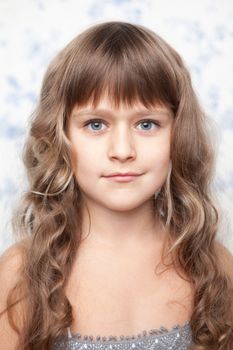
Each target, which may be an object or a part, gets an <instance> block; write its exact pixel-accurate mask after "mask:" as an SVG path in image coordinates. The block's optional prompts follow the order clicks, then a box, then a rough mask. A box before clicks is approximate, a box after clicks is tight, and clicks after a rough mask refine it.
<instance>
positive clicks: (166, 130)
mask: <svg viewBox="0 0 233 350" xmlns="http://www.w3.org/2000/svg"><path fill="white" fill-rule="evenodd" d="M87 108H88V109H90V108H91V105H86V106H82V108H81V107H80V108H78V107H77V106H75V107H74V109H73V111H72V113H71V116H70V119H69V123H68V129H67V133H68V137H69V139H70V142H71V145H72V156H73V158H72V161H73V167H74V173H75V176H76V179H77V182H78V184H79V187H80V191H81V194H82V197H83V199H84V202H85V206H83V207H82V216H83V227H82V234H83V237H85V239H84V240H82V242H81V244H80V245H79V249H78V252H77V256H76V259H75V262H74V264H73V267H72V271H71V274H70V276H69V280H68V283H67V285H66V288H65V292H66V295H67V297H68V299H69V301H70V303H71V305H72V308H73V316H74V318H73V322H72V328H71V331H72V332H73V333H76V332H79V333H81V334H92V335H94V336H96V335H98V334H102V335H110V334H115V335H119V334H126V335H127V334H137V333H138V332H139V331H141V330H143V329H152V328H159V327H160V326H161V325H164V326H165V327H168V328H171V327H172V326H174V324H184V323H185V322H186V321H187V320H188V319H189V317H190V313H191V307H192V301H191V299H190V297H191V296H192V294H191V292H192V291H191V287H190V285H189V284H188V283H187V282H185V281H184V280H183V279H181V278H180V277H179V276H178V275H177V274H176V272H175V271H174V270H173V269H170V270H168V271H167V272H166V273H163V274H159V275H156V274H155V267H156V266H157V264H158V263H159V262H160V261H161V251H162V246H163V243H164V242H165V241H166V240H165V238H166V237H167V233H168V232H165V229H164V228H163V227H162V225H161V223H160V222H159V220H158V219H157V220H156V216H155V213H154V211H153V210H152V203H153V199H152V198H153V196H154V194H155V193H156V192H157V191H158V190H159V189H160V187H161V186H162V185H163V184H164V182H165V180H166V177H167V174H168V171H169V163H170V139H171V130H172V125H173V119H174V117H173V115H172V114H171V112H170V111H169V110H168V109H167V108H165V107H161V106H155V107H154V108H153V111H150V113H149V114H147V115H144V114H143V113H142V110H143V111H145V107H144V106H143V105H141V104H139V103H138V104H135V106H134V107H133V108H127V107H126V106H124V105H121V106H120V107H119V108H118V109H114V108H113V107H112V106H111V105H110V103H109V100H108V99H107V98H106V97H105V98H103V99H101V103H100V104H99V106H97V108H98V109H101V110H102V111H101V112H98V113H97V112H95V113H96V114H97V115H96V114H95V115H94V112H93V110H92V111H89V112H88V114H85V115H84V114H83V112H84V110H87ZM103 109H104V110H105V112H103ZM139 109H140V110H141V112H140V113H139V114H138V115H136V114H135V113H136V112H137V111H139ZM106 110H108V112H106ZM81 112H82V113H81ZM164 112H166V113H164ZM81 114H82V115H81ZM90 119H92V122H93V121H94V119H101V120H103V122H102V123H100V124H94V123H92V124H89V125H86V126H85V124H86V123H87V122H88V121H89V120H90ZM145 119H153V120H154V121H155V122H158V123H160V126H157V125H156V124H153V123H151V124H150V123H149V124H143V123H142V121H143V120H144V121H145ZM96 130H97V131H96ZM117 171H122V172H128V171H134V172H139V173H141V174H142V175H141V176H139V177H138V178H137V179H136V180H133V181H131V182H125V183H117V182H113V181H109V180H107V179H106V178H104V177H103V175H108V174H109V173H111V172H117ZM87 207H88V210H89V213H90V217H91V226H89V216H88V212H87V209H86V208H87ZM88 232H89V234H88ZM166 262H168V261H167V260H166ZM161 270H164V268H162V269H161V267H160V268H159V269H158V270H157V272H161ZM151 310H156V313H154V312H151Z"/></svg>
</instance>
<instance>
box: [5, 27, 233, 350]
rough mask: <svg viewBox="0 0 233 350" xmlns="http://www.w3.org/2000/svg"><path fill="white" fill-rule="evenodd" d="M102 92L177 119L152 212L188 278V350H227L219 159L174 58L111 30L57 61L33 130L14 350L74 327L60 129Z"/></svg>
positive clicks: (80, 41)
mask: <svg viewBox="0 0 233 350" xmlns="http://www.w3.org/2000/svg"><path fill="white" fill-rule="evenodd" d="M106 92H107V94H108V97H109V99H110V101H111V103H112V104H113V106H116V107H117V106H119V104H120V103H124V104H126V105H129V106H132V105H133V104H134V103H135V101H140V102H142V103H143V104H144V105H145V106H146V107H150V106H153V105H155V104H157V103H159V104H162V105H165V106H167V107H169V108H170V109H171V110H172V111H173V113H174V126H173V130H172V138H171V165H172V166H171V169H170V172H169V176H168V179H167V181H166V183H165V184H164V186H163V187H162V188H161V191H160V193H159V194H158V196H157V198H156V200H155V211H157V212H160V213H163V215H161V220H162V221H163V222H164V225H165V226H166V227H168V228H169V230H168V234H169V239H170V242H171V245H170V249H169V252H168V253H170V254H172V257H173V264H174V266H178V267H179V268H181V269H182V270H183V271H185V273H186V275H187V276H188V277H189V278H190V281H191V283H192V285H193V288H194V291H195V295H194V309H193V313H192V317H191V320H190V325H191V328H192V334H193V345H192V347H191V348H190V349H192V350H215V349H218V350H221V349H222V350H223V349H224V350H227V349H228V350H230V347H231V345H232V330H233V320H232V315H231V314H230V310H231V307H232V301H231V299H232V291H233V288H232V284H231V281H230V280H229V278H228V276H227V275H226V274H225V273H224V272H223V271H222V269H221V268H220V263H219V257H218V255H217V252H216V248H215V244H214V243H215V238H216V233H217V231H218V222H219V215H218V210H217V209H216V207H215V205H214V203H213V198H212V195H211V181H212V178H213V175H214V164H215V155H214V149H213V146H212V144H211V139H210V136H209V133H208V127H207V120H208V117H207V115H206V114H205V113H204V111H203V110H202V109H201V107H200V105H199V102H198V99H197V96H196V94H195V92H194V90H193V87H192V83H191V77H190V74H189V72H188V69H187V68H186V66H185V64H184V62H183V60H182V59H181V57H180V55H179V54H178V53H177V52H176V51H175V50H174V49H173V48H172V47H171V46H170V45H169V44H168V43H166V42H165V41H164V40H163V39H162V38H161V37H160V36H159V35H157V34H156V33H154V32H152V31H151V30H149V29H148V28H145V27H143V26H141V25H136V24H131V23H126V22H117V21H114V22H105V23H101V24H97V25H95V26H92V27H90V28H88V29H87V30H85V31H84V32H82V33H81V34H79V35H78V36H77V37H75V38H74V39H73V40H72V41H71V42H70V43H69V44H68V45H67V46H66V47H65V48H64V49H63V50H62V51H60V52H59V53H58V54H57V56H56V57H55V58H54V59H53V60H52V62H51V63H50V65H49V67H48V69H47V71H46V73H45V76H44V80H43V84H42V89H41V94H40V99H39V102H38V105H37V107H36V109H35V111H34V113H33V114H32V117H31V120H30V131H29V135H28V138H27V140H26V143H25V149H24V164H25V167H26V170H27V175H28V180H29V188H28V190H27V191H26V193H25V194H24V196H23V197H22V200H21V202H20V203H19V210H18V211H17V212H16V214H15V217H14V220H13V225H14V231H15V232H17V235H18V236H17V237H20V240H23V239H25V240H27V244H25V249H24V264H23V268H22V274H21V276H22V279H21V280H20V281H18V283H17V285H16V287H17V288H15V289H14V291H12V293H10V295H9V298H8V310H7V312H8V313H9V316H10V318H11V320H12V322H13V323H14V321H13V318H14V317H13V314H12V311H13V305H14V303H15V302H16V298H18V300H20V298H21V299H25V300H26V303H27V310H26V317H25V320H24V323H23V324H24V327H23V329H22V330H20V332H19V348H20V349H22V350H26V349H27V350H28V349H30V350H32V349H33V350H42V349H50V348H51V346H52V344H53V341H54V339H55V338H56V337H58V336H59V335H61V334H62V333H63V332H64V330H65V329H66V327H68V326H70V325H71V322H72V307H71V304H70V302H69V300H68V299H67V297H66V295H65V293H64V286H65V283H66V282H67V280H68V278H69V275H70V271H71V267H72V263H73V261H74V257H75V253H76V251H77V249H78V246H79V243H80V239H81V226H82V218H81V212H80V209H81V205H82V200H81V196H80V191H79V187H78V184H77V183H76V181H75V177H74V174H73V170H72V166H71V156H70V151H71V145H70V142H69V139H68V137H67V134H66V126H67V122H68V120H69V116H70V113H71V110H72V108H73V107H74V105H79V106H81V105H85V104H86V103H87V102H92V104H93V106H96V105H97V104H98V103H99V101H100V99H101V97H102V96H103V94H104V93H106ZM22 285H24V286H25V290H26V294H25V295H21V296H20V297H19V293H15V292H16V290H18V291H19V290H20V286H22ZM15 326H16V325H15ZM16 328H17V326H16Z"/></svg>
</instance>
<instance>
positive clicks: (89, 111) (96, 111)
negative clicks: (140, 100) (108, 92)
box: [72, 109, 171, 117]
mask: <svg viewBox="0 0 233 350" xmlns="http://www.w3.org/2000/svg"><path fill="white" fill-rule="evenodd" d="M87 114H92V115H97V116H98V115H100V114H102V115H103V116H107V115H108V116H109V115H110V116H114V113H112V111H110V110H107V109H84V110H81V111H79V112H74V113H72V115H73V117H79V116H84V115H87ZM148 114H153V115H156V116H161V115H165V116H171V113H169V111H166V110H155V109H146V110H145V109H143V110H137V111H135V112H133V113H131V116H137V115H148Z"/></svg>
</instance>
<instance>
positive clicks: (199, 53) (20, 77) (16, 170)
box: [0, 0, 233, 252]
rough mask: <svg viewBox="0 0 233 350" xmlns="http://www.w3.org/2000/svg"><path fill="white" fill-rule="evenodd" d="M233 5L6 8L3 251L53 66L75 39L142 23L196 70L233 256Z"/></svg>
mask: <svg viewBox="0 0 233 350" xmlns="http://www.w3.org/2000/svg"><path fill="white" fill-rule="evenodd" d="M232 18H233V2H232V1H231V0H218V1H214V0H202V1H201V0H199V1H181V0H178V1H176V0H175V1H172V0H170V1H168V0H157V1H156V0H155V1H152V0H147V1H146V0H144V1H130V0H128V1H127V0H126V1H124V0H121V1H120V0H115V1H114V0H109V1H107V0H101V1H95V0H86V1H77V0H76V1H75V0H66V1H65V0H60V1H59V0H50V1H45V0H21V1H17V0H7V1H4V0H1V1H0V69H1V75H0V91H1V94H0V134H1V138H0V152H1V171H0V177H1V182H0V215H1V220H0V252H1V251H3V250H5V249H6V248H7V247H8V246H9V245H11V244H12V242H13V240H12V230H11V225H10V217H11V212H12V208H13V207H14V206H15V205H16V204H17V200H18V199H19V196H20V194H21V192H22V191H23V189H24V188H25V185H26V184H25V174H24V169H23V167H22V162H21V151H22V145H23V141H24V138H25V136H26V133H27V120H28V117H29V115H30V114H31V112H32V111H33V109H34V107H35V103H36V100H37V98H38V95H39V91H40V86H41V82H42V77H43V74H44V72H45V69H46V67H47V65H48V63H49V61H50V60H51V59H52V58H53V57H54V55H55V54H56V53H57V52H58V51H59V50H60V49H61V48H63V47H64V45H66V44H67V43H68V42H69V41H70V40H71V39H72V38H73V37H74V36H76V35H77V34H78V33H79V32H81V31H82V30H84V29H86V28H87V27H88V26H90V25H92V24H95V23H99V22H102V21H105V20H125V21H131V22H134V23H139V24H143V25H145V26H147V27H149V28H151V29H152V30H154V31H155V32H157V33H158V34H159V35H161V36H162V37H163V38H164V39H165V40H166V41H167V42H168V43H169V44H171V45H172V46H173V47H174V48H175V49H176V50H177V51H178V52H179V53H180V54H181V56H182V57H183V59H184V61H185V62H186V64H187V66H188V67H189V69H190V71H191V76H192V80H193V85H194V88H195V91H196V92H197V94H198V97H199V99H200V101H201V103H202V105H203V107H204V109H205V110H206V112H207V113H208V115H209V116H210V117H211V119H212V120H213V124H214V127H215V130H216V131H217V135H215V133H214V131H213V137H214V142H215V143H216V147H217V150H218V161H217V168H216V178H215V188H216V190H215V192H216V199H217V201H218V203H219V206H220V207H221V222H222V224H221V230H220V231H219V239H220V240H221V241H222V242H223V243H224V244H225V245H226V246H228V248H229V249H230V250H231V251H232V252H233V234H232V227H233V226H232V224H233V220H232V212H233V201H232V199H233V162H232V160H233V99H232V97H233V20H232Z"/></svg>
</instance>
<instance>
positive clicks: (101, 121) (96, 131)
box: [84, 119, 160, 133]
mask: <svg viewBox="0 0 233 350" xmlns="http://www.w3.org/2000/svg"><path fill="white" fill-rule="evenodd" d="M94 123H104V121H103V120H102V119H91V120H88V121H87V122H86V123H85V124H84V127H85V128H86V127H88V126H89V125H90V124H94ZM141 123H153V124H154V125H156V126H157V127H160V124H159V123H158V122H156V121H155V120H153V119H143V120H141V121H140V122H139V123H138V124H141ZM91 131H93V132H94V133H98V132H100V131H102V130H91ZM143 131H147V130H143ZM148 131H151V129H149V130H148Z"/></svg>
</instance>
